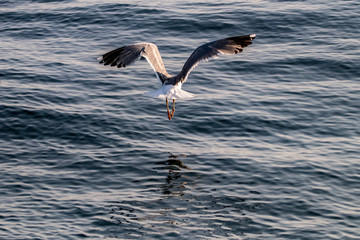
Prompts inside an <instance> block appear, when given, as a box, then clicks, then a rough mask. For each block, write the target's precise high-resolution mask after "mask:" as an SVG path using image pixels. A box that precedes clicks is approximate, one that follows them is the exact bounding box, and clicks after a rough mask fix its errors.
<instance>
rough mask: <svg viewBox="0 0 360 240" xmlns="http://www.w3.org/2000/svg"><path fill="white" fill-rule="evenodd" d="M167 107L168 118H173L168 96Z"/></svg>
mask: <svg viewBox="0 0 360 240" xmlns="http://www.w3.org/2000/svg"><path fill="white" fill-rule="evenodd" d="M166 108H167V114H168V119H169V120H171V117H172V116H171V113H170V110H169V101H168V99H167V98H166Z"/></svg>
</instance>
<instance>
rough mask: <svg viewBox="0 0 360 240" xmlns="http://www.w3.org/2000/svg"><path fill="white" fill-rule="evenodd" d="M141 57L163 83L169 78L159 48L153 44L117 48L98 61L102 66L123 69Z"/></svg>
mask: <svg viewBox="0 0 360 240" xmlns="http://www.w3.org/2000/svg"><path fill="white" fill-rule="evenodd" d="M141 57H144V58H146V60H147V61H148V62H149V64H150V65H151V67H152V68H153V69H154V71H155V73H156V76H157V77H158V79H159V80H160V81H161V82H162V83H163V82H164V81H165V79H166V78H168V77H169V74H168V73H167V71H166V69H165V66H164V63H163V61H162V58H161V55H160V52H159V50H158V48H157V46H156V45H155V44H153V43H137V44H133V45H129V46H124V47H121V48H117V49H114V50H112V51H110V52H107V53H105V54H104V55H102V56H101V57H100V58H99V59H98V60H100V62H99V63H101V64H104V65H110V66H111V67H114V66H117V67H118V68H122V67H127V66H128V65H130V64H133V63H134V62H136V61H137V60H139V59H140V58H141Z"/></svg>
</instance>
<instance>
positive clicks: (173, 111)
mask: <svg viewBox="0 0 360 240" xmlns="http://www.w3.org/2000/svg"><path fill="white" fill-rule="evenodd" d="M174 114H175V98H174V99H173V107H172V110H171V118H172V117H173V116H174Z"/></svg>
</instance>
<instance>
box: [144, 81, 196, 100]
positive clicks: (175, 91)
mask: <svg viewBox="0 0 360 240" xmlns="http://www.w3.org/2000/svg"><path fill="white" fill-rule="evenodd" d="M181 86H182V83H178V84H176V85H175V86H174V85H172V84H169V85H166V84H164V85H162V86H161V87H160V89H157V90H155V91H151V92H147V93H145V94H146V95H147V96H150V97H155V98H162V99H166V98H167V99H171V100H172V99H177V98H192V97H194V94H192V93H189V92H187V91H184V90H182V89H181Z"/></svg>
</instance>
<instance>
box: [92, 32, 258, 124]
mask: <svg viewBox="0 0 360 240" xmlns="http://www.w3.org/2000/svg"><path fill="white" fill-rule="evenodd" d="M255 36H256V35H255V34H251V35H246V36H236V37H229V38H224V39H220V40H217V41H213V42H209V43H206V44H204V45H201V46H199V47H198V48H196V49H195V51H194V52H193V53H192V54H191V56H190V57H189V58H188V60H187V61H186V62H185V64H184V66H183V68H182V70H181V71H180V72H179V73H178V74H177V75H175V76H172V75H170V74H168V72H167V71H166V69H165V66H164V63H163V61H162V59H161V55H160V52H159V50H158V48H157V46H156V45H155V44H153V43H147V42H145V43H137V44H132V45H128V46H124V47H121V48H117V49H114V50H112V51H110V52H107V53H105V54H104V55H102V56H101V57H100V58H98V60H100V62H99V63H100V64H104V65H110V66H111V67H115V66H117V67H118V68H123V67H127V66H128V65H130V64H132V63H134V62H136V61H137V60H139V59H140V58H145V59H146V60H147V61H148V62H149V64H150V65H151V67H152V68H153V69H154V71H155V73H156V77H157V78H158V80H159V81H160V83H161V88H160V89H158V90H156V91H152V92H149V93H148V95H149V96H152V97H160V98H165V99H166V108H167V114H168V118H169V120H171V118H172V117H173V116H174V113H175V99H176V98H189V97H192V96H193V95H192V94H191V93H189V92H186V91H184V90H181V86H182V84H184V82H185V81H186V80H187V78H188V76H189V74H190V72H191V71H192V70H193V69H194V68H195V67H196V66H197V65H198V64H199V63H200V62H202V61H207V60H209V59H211V58H216V57H217V56H218V55H221V54H224V55H234V54H237V53H240V52H242V51H243V48H245V47H247V46H249V45H250V44H251V43H252V40H253V39H255ZM168 99H172V100H173V106H172V110H171V111H170V110H169V103H168Z"/></svg>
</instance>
